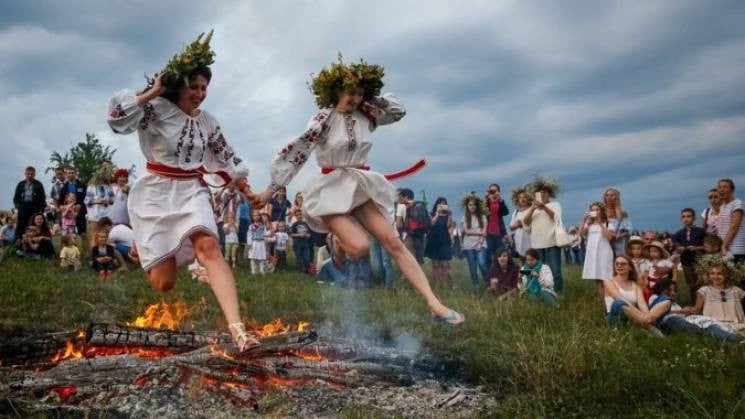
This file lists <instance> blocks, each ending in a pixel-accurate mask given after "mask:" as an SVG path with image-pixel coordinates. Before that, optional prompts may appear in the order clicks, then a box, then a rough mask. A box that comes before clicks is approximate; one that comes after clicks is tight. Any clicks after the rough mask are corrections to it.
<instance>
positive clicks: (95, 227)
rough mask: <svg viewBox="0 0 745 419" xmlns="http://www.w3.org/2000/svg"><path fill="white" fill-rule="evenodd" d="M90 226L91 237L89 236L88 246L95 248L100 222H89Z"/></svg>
mask: <svg viewBox="0 0 745 419" xmlns="http://www.w3.org/2000/svg"><path fill="white" fill-rule="evenodd" d="M88 226H89V227H90V228H91V231H90V235H89V236H88V245H89V246H90V247H91V249H92V248H93V246H95V245H96V233H98V222H97V221H89V222H88Z"/></svg>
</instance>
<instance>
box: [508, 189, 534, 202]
mask: <svg viewBox="0 0 745 419" xmlns="http://www.w3.org/2000/svg"><path fill="white" fill-rule="evenodd" d="M521 193H524V194H527V195H528V201H529V202H530V201H532V200H533V196H532V194H529V193H528V190H527V188H526V187H525V186H518V187H516V188H512V189H510V199H511V200H512V203H513V204H515V205H516V206H517V205H519V202H518V198H519V197H520V194H521Z"/></svg>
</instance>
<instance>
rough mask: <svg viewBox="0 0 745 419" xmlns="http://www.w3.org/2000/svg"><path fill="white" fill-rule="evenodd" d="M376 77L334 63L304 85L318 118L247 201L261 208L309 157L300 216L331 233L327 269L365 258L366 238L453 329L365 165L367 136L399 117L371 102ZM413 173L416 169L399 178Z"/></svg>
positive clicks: (376, 70)
mask: <svg viewBox="0 0 745 419" xmlns="http://www.w3.org/2000/svg"><path fill="white" fill-rule="evenodd" d="M382 78H383V68H382V67H381V66H378V65H369V64H367V63H365V62H364V61H360V62H359V63H357V64H346V63H343V62H342V60H341V57H339V62H337V63H333V64H332V65H330V66H329V67H328V68H324V69H323V70H321V72H320V73H319V74H318V76H317V77H316V78H314V79H313V81H312V86H311V87H312V90H313V93H314V94H315V96H316V103H317V104H318V106H319V107H320V108H321V111H320V112H318V113H317V114H316V115H314V116H313V117H312V118H311V119H310V122H309V123H308V126H307V128H306V130H305V132H304V133H303V134H302V135H300V136H299V137H297V138H295V139H294V140H293V141H291V142H290V143H289V144H287V145H286V146H285V147H284V148H283V149H282V150H281V151H280V152H279V154H278V155H277V156H276V158H275V159H274V161H273V162H272V164H271V168H270V175H271V184H270V185H269V187H267V189H266V190H265V191H264V192H262V193H260V194H258V195H256V196H253V198H254V202H255V203H256V204H257V205H259V206H262V205H264V204H266V202H267V201H268V200H269V199H270V198H271V196H272V193H273V192H274V191H276V190H277V189H279V188H280V187H283V186H286V185H287V184H288V183H290V181H291V180H292V179H293V178H294V177H295V175H296V174H297V173H298V172H299V171H300V169H301V168H302V167H303V165H304V164H305V162H306V161H307V160H308V158H309V157H310V154H311V153H312V152H313V151H315V153H316V160H317V162H318V165H319V166H320V167H321V173H319V174H318V175H316V176H315V177H314V178H313V179H312V180H311V181H310V182H309V184H308V186H307V188H306V189H305V190H304V191H303V196H304V201H303V206H302V212H303V217H304V219H305V221H306V222H307V223H308V224H309V225H310V227H311V229H313V230H314V231H318V232H331V233H333V234H334V236H336V237H337V238H338V239H339V242H340V249H337V259H336V262H335V263H337V264H339V265H341V264H343V262H341V261H343V260H344V255H346V256H347V257H349V258H351V259H357V258H360V257H363V256H364V255H367V254H368V252H369V239H368V234H371V235H372V236H373V237H374V238H375V239H377V240H378V242H380V243H381V244H382V245H383V247H384V248H385V250H386V251H387V252H388V253H389V254H390V255H391V257H393V258H394V259H395V260H396V262H397V263H398V265H399V267H400V268H401V272H402V273H403V275H404V276H405V277H406V279H407V280H408V281H409V282H410V283H411V284H412V285H413V286H414V288H416V289H417V291H419V292H420V293H421V294H422V295H423V296H424V298H425V299H426V301H427V304H428V306H429V308H430V310H431V312H432V316H433V319H435V320H437V321H442V322H445V323H447V324H450V325H458V324H461V323H463V322H464V321H465V316H463V315H462V314H460V313H458V312H456V311H454V310H451V309H449V308H448V307H445V306H444V305H443V304H442V303H441V302H440V301H439V300H438V299H437V297H436V296H435V295H434V293H433V292H432V289H431V288H430V286H429V283H428V282H427V278H426V276H425V275H424V272H423V271H422V268H421V267H420V266H419V264H418V263H417V261H416V259H415V258H414V256H412V254H411V253H410V252H409V251H408V250H407V249H406V247H405V246H404V245H403V243H402V242H401V240H400V239H399V238H398V234H397V233H396V231H395V229H394V228H393V227H392V224H393V218H392V214H393V202H394V200H395V189H394V187H393V185H391V183H390V182H389V181H388V180H387V179H386V177H385V176H383V175H382V174H380V173H377V172H374V171H372V170H370V168H369V167H368V166H367V156H368V154H369V152H370V148H371V147H372V134H373V132H374V131H375V130H376V129H377V128H378V127H379V126H382V125H388V124H392V123H394V122H397V121H399V120H400V119H401V118H403V117H404V115H405V114H406V111H405V110H404V107H403V105H402V104H401V102H400V101H399V99H398V98H397V97H396V96H394V95H392V94H385V95H382V96H379V95H380V90H381V88H382V87H383V81H382ZM414 170H416V167H412V168H411V169H410V170H409V171H408V172H405V173H403V174H404V175H405V174H408V173H410V172H413V171H414ZM399 175H401V173H399V174H397V175H396V176H399Z"/></svg>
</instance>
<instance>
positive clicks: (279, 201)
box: [268, 186, 302, 224]
mask: <svg viewBox="0 0 745 419" xmlns="http://www.w3.org/2000/svg"><path fill="white" fill-rule="evenodd" d="M301 196H302V195H301ZM296 199H297V197H296ZM268 205H269V208H268V212H269V215H270V216H271V222H272V224H276V223H277V222H278V221H280V220H281V221H287V214H288V213H289V211H290V207H291V206H292V204H291V203H290V201H288V200H287V188H285V187H284V186H282V187H280V188H278V189H277V191H276V192H274V196H273V197H272V199H270V200H269V204H268Z"/></svg>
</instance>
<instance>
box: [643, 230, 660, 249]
mask: <svg viewBox="0 0 745 419" xmlns="http://www.w3.org/2000/svg"><path fill="white" fill-rule="evenodd" d="M642 240H643V241H644V245H645V246H646V245H648V244H652V242H654V241H657V232H656V231H654V230H647V231H645V232H644V233H643V234H642Z"/></svg>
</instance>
